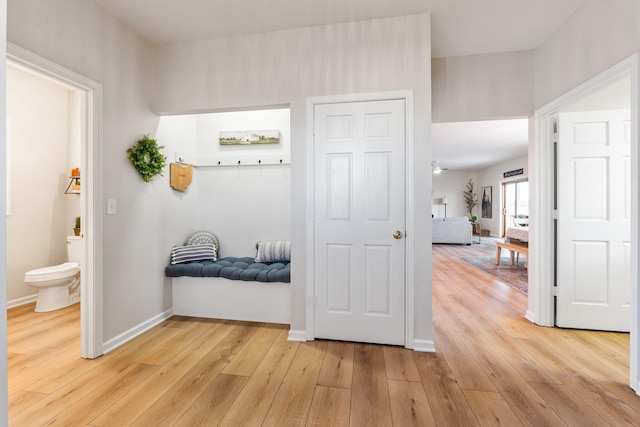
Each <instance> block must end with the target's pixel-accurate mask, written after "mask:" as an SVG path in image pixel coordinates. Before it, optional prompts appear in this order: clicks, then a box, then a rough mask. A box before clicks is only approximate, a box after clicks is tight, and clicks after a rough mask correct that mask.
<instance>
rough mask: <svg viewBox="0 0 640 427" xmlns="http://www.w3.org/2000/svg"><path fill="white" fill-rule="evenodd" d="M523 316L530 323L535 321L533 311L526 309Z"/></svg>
mask: <svg viewBox="0 0 640 427" xmlns="http://www.w3.org/2000/svg"><path fill="white" fill-rule="evenodd" d="M524 318H525V319H527V320H528V321H529V322H531V323H536V314H535V313H533V312H532V311H529V310H527V312H526V313H525V315H524Z"/></svg>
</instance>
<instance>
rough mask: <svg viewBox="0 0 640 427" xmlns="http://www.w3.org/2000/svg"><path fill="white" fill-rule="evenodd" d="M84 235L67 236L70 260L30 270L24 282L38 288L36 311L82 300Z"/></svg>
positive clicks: (57, 307)
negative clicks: (81, 261)
mask: <svg viewBox="0 0 640 427" xmlns="http://www.w3.org/2000/svg"><path fill="white" fill-rule="evenodd" d="M81 255H82V237H76V236H67V258H68V260H69V261H68V262H65V263H62V264H59V265H54V266H51V267H43V268H38V269H35V270H31V271H28V272H27V273H26V274H25V275H24V282H25V283H26V284H27V285H29V286H32V287H34V288H37V289H38V299H37V301H36V308H35V311H37V312H45V311H53V310H58V309H60V308H64V307H68V306H70V305H72V304H75V303H77V302H79V301H80V257H81Z"/></svg>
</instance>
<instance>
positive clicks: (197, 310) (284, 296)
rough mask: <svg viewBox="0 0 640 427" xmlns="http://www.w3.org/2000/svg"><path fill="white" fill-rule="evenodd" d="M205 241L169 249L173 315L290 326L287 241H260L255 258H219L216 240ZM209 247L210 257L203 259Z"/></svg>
mask: <svg viewBox="0 0 640 427" xmlns="http://www.w3.org/2000/svg"><path fill="white" fill-rule="evenodd" d="M200 233H202V232H200ZM205 236H206V239H205V240H206V241H205V242H204V243H202V242H201V241H202V240H203V239H202V238H200V239H199V240H200V241H194V240H193V239H187V242H185V243H186V244H185V245H184V246H181V247H174V248H173V250H172V261H171V263H170V264H169V265H168V266H167V267H166V268H165V276H166V277H170V278H171V279H172V282H173V283H172V288H173V312H174V314H176V315H181V316H193V317H205V318H213V319H229V320H245V321H252V322H269V323H283V324H289V323H290V311H291V310H290V304H291V302H290V298H291V297H290V280H291V268H290V262H289V261H290V249H289V242H284V241H277V242H258V244H257V245H256V249H257V254H256V257H224V258H219V259H218V258H217V251H218V248H219V244H218V242H217V238H215V237H209V236H208V235H205ZM209 246H211V247H212V248H213V255H210V254H211V253H210V252H208V253H207V255H202V254H203V253H204V252H203V251H209V250H210V248H209ZM196 258H204V259H196Z"/></svg>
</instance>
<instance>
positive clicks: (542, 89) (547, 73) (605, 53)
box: [534, 0, 640, 108]
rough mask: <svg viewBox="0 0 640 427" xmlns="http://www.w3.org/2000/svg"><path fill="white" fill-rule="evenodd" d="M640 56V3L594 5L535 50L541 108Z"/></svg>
mask: <svg viewBox="0 0 640 427" xmlns="http://www.w3.org/2000/svg"><path fill="white" fill-rule="evenodd" d="M638 51H640V2H638V1H637V0H591V1H588V2H587V3H586V4H585V5H584V7H582V8H580V9H579V10H578V11H577V12H576V13H575V14H574V15H573V16H572V17H571V18H569V19H568V20H567V22H565V24H564V25H563V26H562V27H560V28H559V29H558V30H557V31H556V32H555V33H554V34H553V35H551V37H549V38H548V39H547V40H545V41H544V42H543V43H542V44H541V45H540V46H539V47H538V48H537V49H536V50H535V61H534V64H535V69H534V103H535V107H536V108H539V107H541V106H543V105H544V104H546V103H548V102H550V101H552V100H554V99H556V98H558V97H559V96H560V95H562V94H564V93H566V92H568V91H569V90H571V89H573V88H575V87H577V86H578V85H580V84H582V83H584V82H586V81H587V80H589V79H590V78H592V77H595V76H596V75H598V74H599V73H601V72H603V71H604V70H606V69H607V68H609V67H611V66H612V65H614V64H617V63H618V62H620V61H622V60H624V59H626V58H628V57H629V56H631V55H632V54H634V53H636V52H638Z"/></svg>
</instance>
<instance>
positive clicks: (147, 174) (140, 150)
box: [127, 134, 167, 182]
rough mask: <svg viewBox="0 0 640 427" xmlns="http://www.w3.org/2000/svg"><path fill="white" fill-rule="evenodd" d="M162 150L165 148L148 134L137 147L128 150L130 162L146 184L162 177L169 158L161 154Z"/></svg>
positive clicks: (139, 141)
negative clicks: (156, 177) (158, 176)
mask: <svg viewBox="0 0 640 427" xmlns="http://www.w3.org/2000/svg"><path fill="white" fill-rule="evenodd" d="M161 148H164V146H160V145H158V143H157V142H156V140H155V139H151V138H149V134H146V135H145V136H143V137H142V139H140V140H138V143H137V144H136V145H134V146H133V147H129V148H128V149H127V154H128V155H129V160H131V163H132V164H133V167H134V168H136V170H137V171H138V172H139V173H140V175H141V176H142V179H144V181H145V182H149V181H151V180H152V179H153V177H154V176H156V175H158V174H160V175H161V176H162V169H163V168H164V167H165V165H166V163H165V162H166V160H167V157H166V156H165V155H164V154H162V153H161V152H160V149H161Z"/></svg>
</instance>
